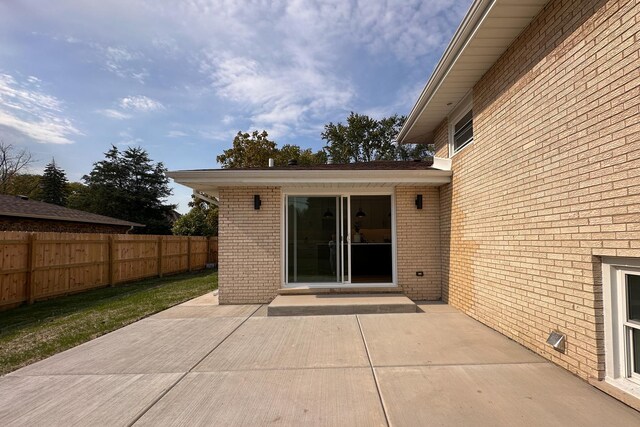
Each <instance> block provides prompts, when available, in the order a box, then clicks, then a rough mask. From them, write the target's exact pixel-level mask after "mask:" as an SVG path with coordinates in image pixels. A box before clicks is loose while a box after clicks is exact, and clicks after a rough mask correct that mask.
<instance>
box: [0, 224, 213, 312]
mask: <svg viewBox="0 0 640 427" xmlns="http://www.w3.org/2000/svg"><path fill="white" fill-rule="evenodd" d="M217 254H218V241H217V238H216V237H212V238H206V237H186V236H146V235H128V234H85V233H25V232H14V231H4V232H0V310H1V309H3V308H9V307H13V306H16V305H18V304H20V303H22V302H25V301H26V302H28V303H32V302H33V301H35V300H38V299H46V298H51V297H55V296H58V295H65V294H70V293H75V292H81V291H84V290H88V289H93V288H98V287H102V286H113V285H116V284H118V283H124V282H131V281H134V280H139V279H144V278H148V277H157V276H160V277H162V276H163V275H168V274H175V273H180V272H185V271H191V270H199V269H203V268H205V266H206V264H207V263H209V262H213V263H217V261H218V260H217Z"/></svg>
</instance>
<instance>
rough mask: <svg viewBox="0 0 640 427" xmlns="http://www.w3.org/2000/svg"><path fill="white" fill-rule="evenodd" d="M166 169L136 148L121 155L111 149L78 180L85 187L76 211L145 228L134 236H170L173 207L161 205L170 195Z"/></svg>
mask: <svg viewBox="0 0 640 427" xmlns="http://www.w3.org/2000/svg"><path fill="white" fill-rule="evenodd" d="M166 172H167V169H166V168H165V167H164V165H163V164H162V163H161V162H160V163H157V164H154V162H153V161H152V160H151V159H150V158H149V155H148V153H147V152H146V151H145V150H144V149H142V148H140V147H135V148H132V147H129V148H127V149H126V150H125V151H124V152H120V151H119V150H118V148H116V147H115V146H112V147H111V149H110V150H109V151H107V152H106V153H105V159H104V160H101V161H99V162H96V163H94V164H93V170H92V171H91V172H90V173H89V175H85V176H84V177H83V178H82V179H83V180H84V182H85V184H86V185H87V189H86V191H81V197H80V198H81V200H79V203H78V205H79V206H78V207H79V208H81V209H84V210H87V211H89V212H94V213H97V214H101V215H107V216H111V217H115V218H120V219H124V220H127V221H133V222H138V223H142V224H145V225H146V227H145V228H144V229H141V230H140V229H138V230H137V232H140V233H147V234H170V232H171V222H170V219H169V215H170V213H171V211H172V210H173V209H174V208H175V205H169V204H165V202H166V198H167V197H168V196H169V195H170V194H171V190H170V189H169V185H168V184H169V178H168V177H167V175H166Z"/></svg>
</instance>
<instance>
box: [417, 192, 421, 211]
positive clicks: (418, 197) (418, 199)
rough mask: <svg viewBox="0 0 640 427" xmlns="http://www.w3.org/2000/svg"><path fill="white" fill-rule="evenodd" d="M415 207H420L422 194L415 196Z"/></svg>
mask: <svg viewBox="0 0 640 427" xmlns="http://www.w3.org/2000/svg"><path fill="white" fill-rule="evenodd" d="M416 208H418V209H422V194H418V195H417V196H416Z"/></svg>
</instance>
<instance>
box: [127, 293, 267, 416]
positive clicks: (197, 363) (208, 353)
mask: <svg viewBox="0 0 640 427" xmlns="http://www.w3.org/2000/svg"><path fill="white" fill-rule="evenodd" d="M259 309H260V306H258V307H257V308H256V309H255V310H254V311H253V312H252V313H251V314H250V315H249V316H247V317H246V318H245V319H244V320H243V321H242V322H240V323H239V324H238V325H237V326H236V327H235V328H233V329H232V330H231V332H229V333H228V334H227V335H226V336H225V337H224V338H223V339H222V340H221V341H220V342H218V343H217V344H216V345H215V346H214V347H213V348H212V349H211V350H210V351H209V352H207V354H205V355H204V356H203V357H202V358H200V360H198V361H197V362H196V363H195V364H194V365H193V366H191V368H189V370H188V371H187V372H185V373H183V374H182V375H181V376H180V378H178V380H177V381H176V382H174V383H173V384H172V385H171V386H170V387H167V389H166V390H164V391H163V392H162V393H160V395H159V396H158V397H157V398H156V399H154V400H153V402H151V403H150V404H149V405H147V406H146V407H145V408H144V409H143V410H142V411H141V412H140V413H138V414H137V415H136V416H135V417H134V418H133V420H132V421H131V422H130V423H129V424H127V426H128V427H131V426H133V425H134V424H135V423H136V422H138V420H139V419H140V418H142V417H143V416H144V415H145V414H146V413H147V412H149V410H150V409H151V408H153V407H154V406H155V405H156V404H157V403H158V402H159V401H160V400H162V398H163V397H164V396H166V395H167V394H168V393H169V392H170V391H171V390H173V389H174V388H175V386H177V385H178V384H179V383H180V381H182V380H183V379H184V378H185V377H186V376H187V374H189V373H190V372H191V371H193V369H194V368H195V367H196V366H198V365H199V364H200V363H202V361H203V360H204V359H206V358H207V357H209V355H210V354H211V353H213V352H214V351H215V350H216V349H217V348H218V347H219V346H220V345H221V344H222V343H223V342H225V341H226V340H227V338H229V337H230V336H231V335H233V334H234V332H236V331H237V330H238V328H240V327H241V326H242V325H244V323H245V322H246V321H247V320H249V319H250V318H251V316H253V314H254V313H255V312H256V311H258V310H259Z"/></svg>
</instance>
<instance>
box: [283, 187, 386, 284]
mask: <svg viewBox="0 0 640 427" xmlns="http://www.w3.org/2000/svg"><path fill="white" fill-rule="evenodd" d="M288 196H308V197H322V196H325V197H336V198H337V199H338V200H340V204H342V198H343V197H346V198H347V209H348V212H349V215H347V218H348V224H347V226H348V228H347V229H348V230H349V233H350V232H351V215H350V213H351V196H391V278H392V281H391V283H351V265H349V274H348V280H347V281H344V280H343V282H342V283H333V282H327V283H315V282H314V283H299V282H297V283H288V282H287V259H288V253H287V252H288V245H287V242H288V228H287V221H288V209H287V197H288ZM336 214H337V212H336ZM280 223H281V230H282V232H281V237H280V238H281V243H282V244H281V245H280V246H281V254H280V257H281V263H280V269H281V271H282V274H281V283H282V287H283V288H287V289H291V288H296V289H313V288H349V287H353V288H371V287H397V286H398V263H397V249H398V244H397V227H396V198H395V191H394V189H393V188H389V189H382V190H341V189H324V188H319V189H314V188H308V189H300V188H283V189H282V196H281V210H280ZM340 234H342V232H341V233H340ZM347 242H348V244H347V248H348V250H349V264H351V235H350V234H349V235H348V236H347ZM336 252H337V251H336ZM343 258H344V256H343ZM340 264H341V266H342V268H344V266H343V265H342V264H344V261H341V263H340ZM343 277H344V274H343Z"/></svg>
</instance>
